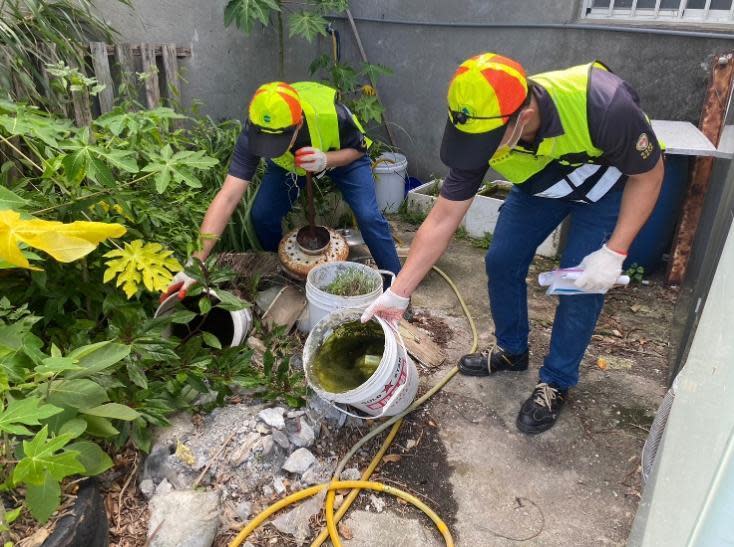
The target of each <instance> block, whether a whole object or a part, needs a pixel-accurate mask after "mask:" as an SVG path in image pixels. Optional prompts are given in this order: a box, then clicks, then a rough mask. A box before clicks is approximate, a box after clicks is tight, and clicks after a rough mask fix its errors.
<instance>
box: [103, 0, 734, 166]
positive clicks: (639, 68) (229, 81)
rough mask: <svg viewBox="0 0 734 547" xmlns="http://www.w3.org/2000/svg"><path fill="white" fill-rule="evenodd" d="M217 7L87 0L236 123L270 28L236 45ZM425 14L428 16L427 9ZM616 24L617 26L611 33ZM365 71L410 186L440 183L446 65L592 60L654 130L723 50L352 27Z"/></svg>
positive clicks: (569, 33) (387, 6)
mask: <svg viewBox="0 0 734 547" xmlns="http://www.w3.org/2000/svg"><path fill="white" fill-rule="evenodd" d="M225 3H226V1H225V0H209V1H206V2H202V1H201V0H198V1H197V0H166V1H161V0H134V6H135V9H136V12H135V13H132V12H130V10H128V9H127V8H125V7H124V6H120V4H119V3H118V2H116V1H115V0H98V5H99V7H100V10H101V12H102V13H103V14H104V17H105V18H106V19H107V20H109V21H110V22H111V23H112V24H113V25H114V26H115V27H116V28H118V29H119V30H120V31H121V33H122V35H123V38H124V39H125V40H130V41H140V40H148V41H175V42H177V43H178V44H180V45H185V44H190V45H191V47H192V51H193V57H192V58H191V59H190V60H188V61H186V62H185V63H184V66H185V67H186V69H187V79H188V82H189V83H188V84H186V85H185V86H184V99H187V100H189V99H191V98H192V97H195V98H198V99H201V100H202V101H203V102H204V105H205V107H204V111H205V112H207V113H210V114H213V115H215V116H234V117H241V116H242V113H243V109H244V105H245V104H246V101H247V100H248V98H249V96H250V94H251V93H252V91H253V90H254V88H255V87H256V86H257V84H258V83H260V82H263V81H267V80H270V79H274V78H276V72H277V71H276V67H277V63H276V56H277V54H276V49H277V48H276V47H275V44H276V41H275V33H274V31H273V30H272V29H267V30H265V31H264V32H263V31H261V30H256V31H255V32H253V34H252V36H250V37H245V36H244V35H243V34H242V33H241V32H240V31H239V30H237V29H235V28H229V29H226V30H225V29H224V24H223V10H224V5H225ZM427 6H429V7H427ZM352 10H353V13H354V15H355V17H360V16H362V17H377V18H384V19H398V20H417V21H433V22H435V21H440V22H472V23H500V22H502V23H541V22H542V23H573V22H578V21H577V16H578V13H579V2H578V1H569V0H493V1H492V2H488V1H487V0H452V1H451V2H445V1H433V2H430V3H429V2H426V1H425V0H401V1H400V2H396V1H394V0H361V1H360V2H352ZM618 24H619V23H618ZM336 26H337V27H338V28H339V29H340V31H341V41H342V51H343V57H344V58H345V59H346V60H349V61H352V62H355V63H356V62H357V61H358V60H359V55H358V52H357V49H356V44H355V41H354V39H353V36H352V33H351V31H350V29H349V27H348V25H346V24H345V23H344V22H343V21H339V22H337V24H336ZM357 26H358V28H359V31H360V33H361V37H362V41H363V43H364V47H365V49H366V52H367V55H368V57H369V59H370V61H371V62H375V63H382V64H384V65H387V66H389V67H391V68H392V69H393V70H394V71H395V74H394V75H392V76H388V77H385V78H384V79H383V80H381V84H380V92H381V95H382V98H383V100H384V102H385V104H386V106H387V109H388V110H387V113H388V117H389V119H390V121H391V122H393V123H394V124H397V126H399V128H398V127H397V126H396V128H395V131H394V133H395V134H396V136H397V139H398V143H397V144H398V146H399V147H400V148H402V149H403V151H404V152H405V153H406V155H407V156H408V158H409V161H410V166H411V167H410V171H411V173H412V174H416V175H418V176H420V177H423V178H425V177H427V176H429V175H430V174H436V175H442V174H444V173H445V168H444V166H443V165H442V164H441V162H440V160H439V159H438V150H439V146H440V142H441V134H442V131H443V126H444V124H445V121H446V106H445V94H446V86H447V84H448V80H449V78H450V77H451V74H452V73H453V71H454V70H455V68H456V66H457V65H458V64H459V63H460V62H461V61H463V60H464V59H465V58H467V57H469V56H470V55H473V54H476V53H479V52H482V51H496V52H501V53H503V54H506V55H508V56H510V57H514V58H515V59H517V60H519V61H520V62H522V63H523V65H524V66H525V68H526V70H527V71H528V73H530V74H532V73H535V72H540V71H544V70H549V69H555V68H563V67H566V66H571V65H573V64H578V63H583V62H587V61H590V60H592V59H594V58H598V59H600V60H603V61H604V62H606V63H607V64H608V65H609V66H610V67H611V68H612V69H613V70H615V71H616V72H617V73H618V74H620V75H621V76H622V77H623V78H625V79H627V80H628V81H629V82H630V83H632V84H633V86H634V87H635V88H636V89H637V90H638V92H639V94H640V96H641V99H642V104H643V107H644V108H645V109H646V111H647V112H648V114H649V115H650V116H651V117H654V118H660V119H685V120H690V121H694V122H696V121H697V120H698V116H699V111H700V108H701V103H702V100H703V92H704V87H705V82H706V71H705V69H704V63H705V61H706V59H707V58H708V57H709V56H711V55H712V54H713V53H715V52H720V51H726V50H731V49H734V43H732V42H731V41H726V40H721V39H702V38H681V37H670V36H658V35H640V34H631V33H629V34H628V33H612V32H603V31H601V30H594V31H589V30H562V29H553V30H537V29H533V30H521V29H475V28H446V27H415V26H405V25H394V24H389V23H386V22H382V23H370V22H359V21H358V22H357ZM317 51H320V52H327V51H328V48H327V46H326V44H314V45H313V46H307V45H306V44H305V42H303V41H302V40H293V41H291V44H290V47H289V48H288V50H287V53H286V60H287V62H286V65H287V66H286V78H287V79H289V80H297V79H302V78H305V77H307V75H308V73H307V67H308V64H309V63H310V61H311V60H312V59H313V58H314V57H315V56H316V52H317Z"/></svg>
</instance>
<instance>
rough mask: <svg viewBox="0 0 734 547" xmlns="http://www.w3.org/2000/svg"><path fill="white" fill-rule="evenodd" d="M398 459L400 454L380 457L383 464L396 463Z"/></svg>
mask: <svg viewBox="0 0 734 547" xmlns="http://www.w3.org/2000/svg"><path fill="white" fill-rule="evenodd" d="M400 459H401V458H400V454H385V455H384V456H383V457H382V461H383V462H385V463H397V462H399V461H400Z"/></svg>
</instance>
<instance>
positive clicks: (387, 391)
mask: <svg viewBox="0 0 734 547" xmlns="http://www.w3.org/2000/svg"><path fill="white" fill-rule="evenodd" d="M399 363H400V366H399V367H398V368H397V370H396V374H395V375H393V377H392V378H390V379H389V380H388V382H387V384H385V385H384V386H383V388H382V390H381V391H380V393H378V394H377V395H376V396H375V397H374V398H373V399H370V400H368V401H366V402H365V403H363V404H364V405H365V406H366V407H367V408H369V409H370V410H379V409H381V408H382V407H384V406H385V405H386V404H387V403H389V402H390V399H391V398H392V395H393V393H395V391H396V390H397V389H398V388H399V387H400V386H402V385H403V384H404V383H405V382H406V380H407V379H408V367H407V366H405V365H406V363H407V361H406V359H405V358H404V357H401V358H400V360H399Z"/></svg>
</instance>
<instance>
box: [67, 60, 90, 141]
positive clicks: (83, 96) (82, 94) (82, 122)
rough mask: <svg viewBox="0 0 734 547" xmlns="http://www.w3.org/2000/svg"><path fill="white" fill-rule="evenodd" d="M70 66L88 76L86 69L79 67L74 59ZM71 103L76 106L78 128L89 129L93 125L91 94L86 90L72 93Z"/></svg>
mask: <svg viewBox="0 0 734 547" xmlns="http://www.w3.org/2000/svg"><path fill="white" fill-rule="evenodd" d="M69 66H70V67H72V68H76V69H78V70H79V72H80V73H81V74H82V75H85V76H86V71H85V70H84V67H83V66H78V65H77V63H76V61H74V60H73V59H69ZM71 102H72V104H73V105H74V122H75V123H76V125H77V127H89V126H90V125H92V105H91V102H90V100H89V92H88V91H87V90H86V89H82V90H81V91H72V92H71Z"/></svg>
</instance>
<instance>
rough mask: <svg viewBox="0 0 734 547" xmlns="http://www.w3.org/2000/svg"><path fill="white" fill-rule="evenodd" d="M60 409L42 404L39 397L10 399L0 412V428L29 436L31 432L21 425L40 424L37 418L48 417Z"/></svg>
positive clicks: (11, 432) (13, 433)
mask: <svg viewBox="0 0 734 547" xmlns="http://www.w3.org/2000/svg"><path fill="white" fill-rule="evenodd" d="M1 404H2V403H0V405H1ZM0 408H1V407H0ZM62 410H63V409H61V408H59V407H57V406H54V405H49V404H43V401H42V400H41V399H40V398H39V397H26V398H25V399H18V400H15V401H11V402H10V404H8V407H7V408H6V409H5V410H3V411H2V412H0V430H2V431H7V432H8V433H10V434H12V435H29V436H30V435H33V433H32V432H31V431H30V430H29V429H28V428H26V427H23V425H41V423H40V421H39V420H43V419H46V418H49V417H50V416H53V415H54V414H58V413H59V412H61V411H62ZM20 424H23V425H20Z"/></svg>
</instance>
